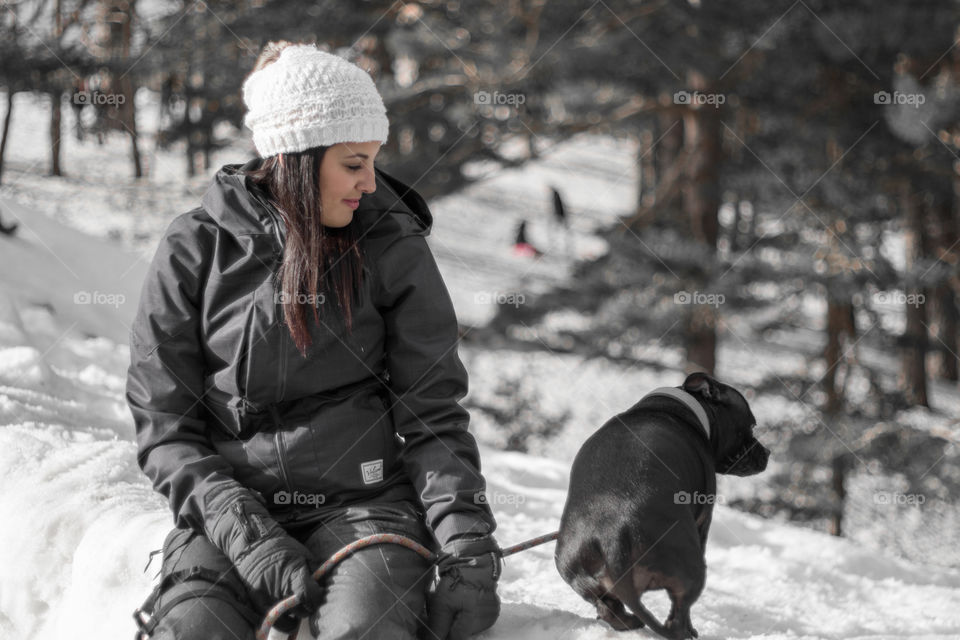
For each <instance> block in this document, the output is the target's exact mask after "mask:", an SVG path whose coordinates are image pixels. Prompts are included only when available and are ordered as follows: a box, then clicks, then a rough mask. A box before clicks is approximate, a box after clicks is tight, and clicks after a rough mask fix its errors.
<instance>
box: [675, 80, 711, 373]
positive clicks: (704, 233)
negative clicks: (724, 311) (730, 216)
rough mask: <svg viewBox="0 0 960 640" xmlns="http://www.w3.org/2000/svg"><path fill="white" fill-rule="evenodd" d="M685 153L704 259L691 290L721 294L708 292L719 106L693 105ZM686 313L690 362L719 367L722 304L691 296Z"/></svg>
mask: <svg viewBox="0 0 960 640" xmlns="http://www.w3.org/2000/svg"><path fill="white" fill-rule="evenodd" d="M690 84H691V87H693V88H694V89H697V90H703V88H705V84H706V82H705V80H704V78H703V76H701V75H700V74H698V73H692V74H691V83H690ZM683 134H684V155H685V156H686V157H687V158H688V160H687V161H686V166H685V168H684V182H683V188H682V190H681V195H682V198H681V201H682V205H683V213H684V219H685V221H686V222H687V224H688V225H689V228H688V231H689V233H690V235H691V236H692V238H693V239H694V240H696V241H697V242H698V243H699V244H700V245H701V246H702V247H703V253H702V254H701V256H700V258H701V260H702V261H701V263H700V265H699V266H698V267H697V268H696V275H695V276H694V277H693V278H692V279H691V286H692V287H693V289H694V291H693V292H691V293H700V294H716V293H717V292H715V291H707V290H706V289H707V287H708V283H709V282H710V268H711V265H712V263H713V259H714V257H715V256H716V252H717V233H718V230H719V221H718V219H717V211H718V210H719V208H720V187H719V184H718V180H719V168H720V162H721V158H720V122H719V119H718V116H717V113H716V109H713V108H712V107H709V106H706V107H702V108H697V106H689V107H688V108H687V109H686V111H685V113H684V118H683ZM690 302H691V305H690V314H689V315H688V316H687V322H686V332H685V344H686V349H687V361H688V362H689V363H690V364H691V365H693V366H694V367H696V368H699V369H702V370H704V371H706V372H708V373H711V374H712V373H713V371H714V369H715V367H716V348H717V332H716V324H717V310H716V309H717V308H716V306H713V305H711V304H698V303H697V299H696V298H692V299H691V300H690Z"/></svg>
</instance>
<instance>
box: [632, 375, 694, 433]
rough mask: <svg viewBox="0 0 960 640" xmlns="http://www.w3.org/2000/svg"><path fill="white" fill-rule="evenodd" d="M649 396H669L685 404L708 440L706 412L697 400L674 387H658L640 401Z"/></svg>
mask: <svg viewBox="0 0 960 640" xmlns="http://www.w3.org/2000/svg"><path fill="white" fill-rule="evenodd" d="M650 396H669V397H671V398H673V399H674V400H679V401H680V402H682V403H683V404H685V405H686V406H687V408H688V409H690V411H693V414H694V415H695V416H697V420H699V421H700V425H701V426H702V427H703V430H704V432H705V433H706V434H707V440H710V421H709V420H708V419H707V412H706V411H704V410H703V407H702V406H700V403H699V402H697V399H696V398H694V397H693V396H692V395H690V394H689V393H687V392H686V391H684V390H683V389H678V388H676V387H658V388H656V389H654V390H653V391H651V392H650V393H648V394H647V395H645V396H643V398H641V401H643V400H646V399H647V398H649V397H650Z"/></svg>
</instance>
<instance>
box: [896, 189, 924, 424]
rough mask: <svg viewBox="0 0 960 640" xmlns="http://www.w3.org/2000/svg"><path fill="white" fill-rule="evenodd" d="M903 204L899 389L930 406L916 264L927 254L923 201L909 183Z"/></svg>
mask: <svg viewBox="0 0 960 640" xmlns="http://www.w3.org/2000/svg"><path fill="white" fill-rule="evenodd" d="M901 206H902V211H903V214H904V215H903V219H904V234H903V239H904V247H905V253H906V269H907V280H906V286H905V287H904V293H906V299H905V301H904V306H905V310H906V319H907V324H906V329H905V330H904V332H903V336H902V337H901V339H900V380H899V384H900V389H901V390H902V391H903V395H904V398H905V400H906V401H907V402H908V403H909V404H911V405H922V406H929V403H928V401H927V365H926V357H927V328H926V324H927V311H926V310H927V308H926V306H925V304H924V301H925V300H926V298H925V297H924V291H923V288H922V287H921V285H920V283H919V281H918V280H917V275H919V274H917V273H915V271H916V269H917V263H918V262H919V261H920V260H921V259H922V258H923V257H924V229H923V214H922V209H921V204H920V202H919V199H918V198H917V196H916V195H915V194H914V193H913V191H912V189H911V186H910V183H909V182H905V183H904V185H903V188H902V196H901Z"/></svg>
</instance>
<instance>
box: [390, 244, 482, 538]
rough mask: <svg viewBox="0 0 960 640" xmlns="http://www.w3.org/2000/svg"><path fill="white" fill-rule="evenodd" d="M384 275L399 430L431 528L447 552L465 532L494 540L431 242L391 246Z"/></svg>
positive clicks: (448, 305)
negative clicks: (488, 535)
mask: <svg viewBox="0 0 960 640" xmlns="http://www.w3.org/2000/svg"><path fill="white" fill-rule="evenodd" d="M379 271H380V278H381V286H382V295H383V299H382V300H383V305H382V308H381V313H382V315H383V318H384V322H385V325H386V342H385V351H386V366H387V372H388V375H389V379H390V387H391V390H392V391H393V394H395V395H393V396H392V398H391V402H392V405H393V407H392V414H393V419H394V425H395V428H396V430H397V433H399V434H400V435H401V436H402V437H403V438H404V448H403V453H402V458H403V463H404V467H405V468H406V471H407V475H408V476H409V477H410V480H411V481H412V482H413V485H414V487H415V488H416V490H417V493H418V494H419V496H420V500H421V502H423V505H424V507H425V508H426V511H427V514H426V519H427V524H428V525H429V526H430V528H431V529H432V530H433V533H434V536H435V537H436V538H437V541H438V542H439V543H440V544H441V545H443V544H446V542H447V541H448V540H449V539H450V538H451V537H453V536H454V535H456V534H460V533H468V532H476V533H491V532H493V530H494V529H495V528H496V522H495V520H494V518H493V514H492V512H491V511H490V507H489V506H488V505H487V503H486V500H485V494H484V491H485V489H486V483H485V481H484V478H483V476H482V475H481V473H480V454H479V451H478V450H477V443H476V441H475V440H474V438H473V436H472V435H471V434H470V432H469V431H467V425H468V423H469V421H470V414H469V413H467V411H466V410H465V409H464V408H463V407H462V406H460V403H459V401H460V399H461V398H463V396H465V395H466V393H467V372H466V369H465V368H464V366H463V363H462V362H461V361H460V357H459V355H458V354H457V346H458V335H457V318H456V314H455V312H454V309H453V303H452V302H451V300H450V295H449V293H448V292H447V288H446V286H445V285H444V283H443V278H442V277H441V275H440V271H439V269H438V268H437V264H436V262H435V261H434V259H433V255H432V254H431V252H430V248H429V246H428V245H427V241H426V239H425V238H424V237H423V236H420V235H411V236H406V237H403V238H400V239H399V240H397V241H395V242H393V243H392V244H391V245H390V246H389V247H388V248H387V249H386V250H385V252H384V254H383V256H382V257H381V261H380V270H379Z"/></svg>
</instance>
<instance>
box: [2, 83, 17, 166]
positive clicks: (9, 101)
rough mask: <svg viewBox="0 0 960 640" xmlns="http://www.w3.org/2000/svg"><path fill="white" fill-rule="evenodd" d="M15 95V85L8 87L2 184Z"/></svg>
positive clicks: (3, 138) (3, 139)
mask: <svg viewBox="0 0 960 640" xmlns="http://www.w3.org/2000/svg"><path fill="white" fill-rule="evenodd" d="M13 96H14V91H13V87H12V86H10V87H7V113H6V114H4V116H3V136H2V137H0V184H2V183H3V159H4V158H5V157H6V152H7V139H8V136H9V135H10V120H11V119H12V118H13Z"/></svg>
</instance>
